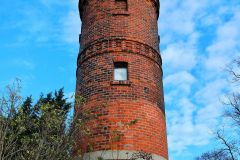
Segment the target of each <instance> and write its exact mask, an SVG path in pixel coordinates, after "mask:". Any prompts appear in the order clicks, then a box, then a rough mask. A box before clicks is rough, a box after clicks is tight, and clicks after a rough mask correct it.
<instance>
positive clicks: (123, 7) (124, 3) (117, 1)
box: [115, 0, 128, 13]
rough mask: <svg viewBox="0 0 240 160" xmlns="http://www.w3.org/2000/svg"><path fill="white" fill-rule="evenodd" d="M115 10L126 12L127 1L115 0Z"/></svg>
mask: <svg viewBox="0 0 240 160" xmlns="http://www.w3.org/2000/svg"><path fill="white" fill-rule="evenodd" d="M115 4H116V8H115V9H116V11H117V12H120V13H121V12H126V11H128V3H127V0H115Z"/></svg>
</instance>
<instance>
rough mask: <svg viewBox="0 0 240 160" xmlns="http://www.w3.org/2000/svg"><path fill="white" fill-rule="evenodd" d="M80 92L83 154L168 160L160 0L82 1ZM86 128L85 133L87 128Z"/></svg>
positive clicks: (80, 6) (91, 156) (79, 66)
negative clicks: (147, 155)
mask: <svg viewBox="0 0 240 160" xmlns="http://www.w3.org/2000/svg"><path fill="white" fill-rule="evenodd" d="M79 12H80V17H81V20H82V30H81V32H82V33H81V36H80V38H79V40H80V46H81V47H80V48H81V49H80V53H79V56H78V60H77V66H78V67H77V90H76V94H77V95H80V96H82V97H84V98H85V99H86V103H85V104H84V105H82V106H76V109H75V111H76V114H77V115H82V116H83V117H84V119H86V124H85V126H84V127H83V128H81V131H80V132H82V134H81V136H79V138H78V140H79V145H77V149H76V150H78V152H79V153H82V154H83V157H84V159H88V158H90V159H98V157H102V158H104V159H128V158H130V157H131V156H132V154H133V153H136V152H138V151H144V152H147V153H151V154H152V155H153V158H154V159H155V160H167V159H168V148H167V137H166V122H165V111H164V98H163V85H162V67H161V65H162V61H161V56H160V51H159V36H158V27H157V20H158V16H159V0H80V1H79ZM83 132H84V133H83Z"/></svg>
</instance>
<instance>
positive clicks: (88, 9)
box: [80, 0, 159, 50]
mask: <svg viewBox="0 0 240 160" xmlns="http://www.w3.org/2000/svg"><path fill="white" fill-rule="evenodd" d="M83 1H86V0H82V1H81V2H80V4H81V3H84V5H81V6H80V8H82V10H81V15H82V16H81V17H82V35H81V38H82V40H81V48H82V49H84V48H85V47H86V46H88V44H89V43H91V42H93V41H96V40H99V39H103V38H104V39H106V38H110V37H127V38H128V39H132V40H137V41H139V42H144V43H146V44H148V45H150V46H152V47H153V48H155V49H157V50H158V48H159V41H158V32H157V18H158V14H157V13H158V6H157V3H156V2H155V1H154V0H126V1H127V11H126V10H122V11H120V10H119V6H118V4H117V3H116V0H103V1H100V0H99V1H97V0H91V1H87V2H83ZM123 1H124V0H123ZM121 6H122V5H121ZM121 6H120V7H121Z"/></svg>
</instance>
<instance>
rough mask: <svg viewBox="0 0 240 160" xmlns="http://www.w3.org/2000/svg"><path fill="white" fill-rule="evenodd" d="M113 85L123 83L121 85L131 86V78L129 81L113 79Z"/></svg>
mask: <svg viewBox="0 0 240 160" xmlns="http://www.w3.org/2000/svg"><path fill="white" fill-rule="evenodd" d="M110 84H111V85H121V86H130V85H131V82H130V81H129V80H127V81H115V80H114V81H111V82H110Z"/></svg>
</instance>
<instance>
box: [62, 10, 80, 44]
mask: <svg viewBox="0 0 240 160" xmlns="http://www.w3.org/2000/svg"><path fill="white" fill-rule="evenodd" d="M61 22H62V27H63V33H62V39H63V40H64V41H65V42H68V43H73V42H75V43H76V42H78V37H79V36H78V35H79V34H80V32H81V31H80V29H81V23H80V17H79V14H78V12H77V11H76V10H72V11H70V12H69V13H68V15H66V17H63V18H62V19H61Z"/></svg>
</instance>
